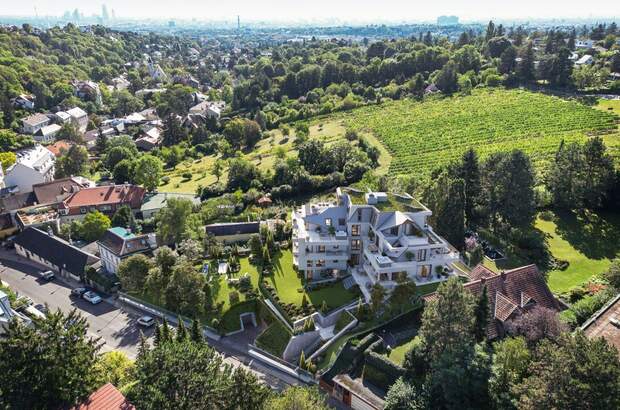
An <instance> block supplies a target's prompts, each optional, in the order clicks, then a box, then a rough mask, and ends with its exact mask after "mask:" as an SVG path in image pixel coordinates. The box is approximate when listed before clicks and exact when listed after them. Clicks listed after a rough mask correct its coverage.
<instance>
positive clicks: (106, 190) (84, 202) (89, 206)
mask: <svg viewBox="0 0 620 410" xmlns="http://www.w3.org/2000/svg"><path fill="white" fill-rule="evenodd" d="M145 192H146V191H145V189H144V188H142V187H139V186H137V185H130V184H123V185H108V186H98V187H94V188H85V189H81V190H79V191H78V192H76V193H74V194H73V195H71V196H69V197H68V198H67V199H65V200H64V201H63V202H61V203H60V204H59V205H58V209H59V212H60V220H61V222H62V223H65V222H71V221H74V220H81V219H83V218H84V216H86V214H87V213H89V212H94V211H99V212H102V213H104V214H107V215H110V216H111V215H114V212H116V211H117V210H118V209H119V208H120V207H122V206H123V205H127V206H129V208H131V209H132V210H133V211H134V212H138V210H139V209H140V206H142V199H143V198H144V194H145Z"/></svg>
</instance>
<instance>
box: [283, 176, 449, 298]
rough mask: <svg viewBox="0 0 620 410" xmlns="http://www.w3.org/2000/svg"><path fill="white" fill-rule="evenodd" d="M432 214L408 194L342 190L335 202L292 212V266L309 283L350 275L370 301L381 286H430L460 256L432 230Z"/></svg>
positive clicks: (390, 287) (445, 277)
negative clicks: (411, 283)
mask: <svg viewBox="0 0 620 410" xmlns="http://www.w3.org/2000/svg"><path fill="white" fill-rule="evenodd" d="M431 215H432V212H431V211H430V210H429V209H428V208H426V207H425V206H424V205H422V204H421V203H419V202H418V201H416V200H415V199H414V198H413V197H411V196H410V195H407V194H395V193H385V192H364V191H359V190H355V189H352V188H338V189H337V190H336V201H335V202H321V203H314V204H305V205H303V206H301V207H300V208H297V209H295V210H293V212H292V227H293V263H294V265H295V266H296V267H297V269H298V270H299V271H301V272H303V273H304V276H305V277H306V279H307V280H310V281H313V280H322V279H329V278H333V277H339V276H345V275H348V274H352V276H353V278H354V279H355V282H356V283H357V284H358V285H359V287H360V289H361V290H362V293H363V294H364V296H365V297H366V299H367V300H369V299H370V288H371V287H372V286H373V285H374V284H376V283H378V284H380V285H381V286H383V287H384V288H385V289H386V290H388V291H391V290H392V289H393V288H394V287H395V286H396V285H397V284H398V282H399V281H401V280H410V281H414V282H415V283H416V284H418V285H421V284H426V283H433V282H438V281H443V280H445V279H447V277H448V276H450V275H453V274H454V273H453V270H452V269H451V264H452V263H453V262H456V261H458V260H459V253H458V252H457V251H456V249H455V248H454V247H452V246H451V245H450V244H449V243H448V242H447V241H446V240H445V239H444V238H442V237H441V236H440V235H438V234H437V233H436V232H434V231H433V229H432V228H431V227H430V226H429V225H428V223H427V220H428V218H429V217H430V216H431Z"/></svg>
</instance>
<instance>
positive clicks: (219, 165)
mask: <svg viewBox="0 0 620 410" xmlns="http://www.w3.org/2000/svg"><path fill="white" fill-rule="evenodd" d="M223 170H224V161H222V160H221V159H219V158H218V159H216V160H215V163H214V164H213V170H212V172H213V175H214V176H215V177H216V178H217V182H220V178H221V177H222V171H223Z"/></svg>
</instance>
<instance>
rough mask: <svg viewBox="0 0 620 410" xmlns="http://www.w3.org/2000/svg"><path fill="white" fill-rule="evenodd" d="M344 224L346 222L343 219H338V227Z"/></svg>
mask: <svg viewBox="0 0 620 410" xmlns="http://www.w3.org/2000/svg"><path fill="white" fill-rule="evenodd" d="M345 224H346V221H345V219H344V218H340V219H338V225H340V226H344V225H345Z"/></svg>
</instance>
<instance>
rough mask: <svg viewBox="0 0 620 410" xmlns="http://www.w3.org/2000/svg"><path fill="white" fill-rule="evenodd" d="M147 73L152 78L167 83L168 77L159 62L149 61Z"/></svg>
mask: <svg viewBox="0 0 620 410" xmlns="http://www.w3.org/2000/svg"><path fill="white" fill-rule="evenodd" d="M148 70H149V75H150V76H151V78H153V80H155V81H159V82H162V83H167V82H168V80H169V78H168V74H166V72H165V71H164V70H163V69H162V68H161V66H160V65H159V64H152V63H149V65H148Z"/></svg>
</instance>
